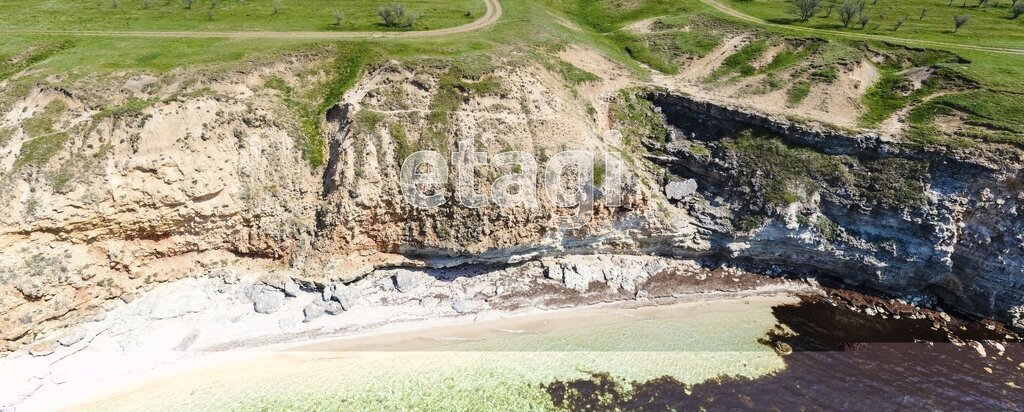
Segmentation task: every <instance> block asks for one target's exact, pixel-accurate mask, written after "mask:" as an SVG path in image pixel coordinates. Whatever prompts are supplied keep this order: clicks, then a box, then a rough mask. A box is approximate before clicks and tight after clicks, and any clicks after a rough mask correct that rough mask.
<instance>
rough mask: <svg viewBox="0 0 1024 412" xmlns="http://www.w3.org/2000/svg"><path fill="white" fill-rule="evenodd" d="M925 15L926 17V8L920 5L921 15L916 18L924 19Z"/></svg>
mask: <svg viewBox="0 0 1024 412" xmlns="http://www.w3.org/2000/svg"><path fill="white" fill-rule="evenodd" d="M925 17H928V9H927V8H925V7H922V8H921V17H918V18H917V19H918V20H924V18H925Z"/></svg>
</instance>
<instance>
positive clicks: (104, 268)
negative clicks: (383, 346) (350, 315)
mask: <svg viewBox="0 0 1024 412" xmlns="http://www.w3.org/2000/svg"><path fill="white" fill-rule="evenodd" d="M450 71H451V69H450V68H447V67H444V66H442V67H419V68H417V69H416V70H413V69H411V68H409V67H403V66H402V65H400V64H397V63H394V64H387V65H383V66H381V67H378V68H374V69H372V70H371V71H370V72H368V73H366V74H365V76H364V78H363V79H362V80H361V81H360V82H359V83H358V84H357V86H356V87H355V88H354V89H353V90H351V91H349V92H348V93H347V94H346V95H345V96H344V98H343V99H342V101H339V102H338V103H337V106H335V107H334V108H333V109H331V110H329V111H328V112H327V116H326V118H324V119H321V120H322V130H324V131H325V136H324V138H325V139H326V141H327V142H326V147H327V151H328V159H327V162H326V164H325V165H324V166H322V167H311V166H310V163H309V162H308V161H307V160H306V159H305V158H304V156H303V151H304V149H306V148H305V147H303V144H304V142H305V140H304V138H303V136H302V131H301V127H302V125H301V119H298V118H297V116H296V115H295V111H294V110H293V109H294V108H293V107H292V106H290V105H294V104H295V103H294V96H293V95H292V94H293V93H295V94H297V93H298V92H293V91H292V88H294V89H300V88H301V87H303V85H304V84H305V83H310V82H316V81H317V76H319V77H323V73H320V72H317V70H316V68H315V65H311V64H304V63H298V62H292V63H291V64H290V65H279V66H271V67H254V68H251V69H250V70H249V71H247V72H240V73H232V74H230V75H226V76H221V77H219V78H214V79H207V80H201V81H198V80H196V79H195V78H194V77H190V76H189V75H185V74H182V75H177V76H176V75H173V74H172V75H168V76H167V77H165V78H155V77H146V76H140V77H131V78H117V76H114V78H112V79H104V81H106V83H101V84H99V85H94V86H88V85H86V84H77V83H76V85H77V86H75V87H81V88H82V89H81V90H78V89H73V88H72V87H71V86H68V85H63V84H62V85H61V86H59V87H58V86H57V84H60V82H59V81H54V83H53V84H50V82H48V81H42V82H40V83H39V84H36V85H35V87H34V89H33V91H32V92H31V93H30V94H29V95H28V96H20V97H19V99H17V100H16V101H14V102H13V103H11V104H9V105H8V106H7V107H5V108H4V111H3V115H4V117H3V122H2V123H0V128H2V130H4V131H5V134H7V135H9V137H8V138H6V139H5V140H4V141H3V142H2V143H3V152H0V155H2V157H0V160H2V164H3V165H4V167H5V169H4V181H3V185H4V186H3V187H4V191H3V193H2V194H0V200H2V202H3V208H2V209H3V212H0V251H2V258H0V268H3V275H2V276H3V279H2V280H3V282H0V340H2V341H4V342H7V346H6V348H7V349H12V348H15V347H17V346H20V345H21V344H25V343H29V342H32V341H33V339H34V336H35V335H36V334H37V333H38V332H40V331H45V330H50V329H55V328H59V327H62V326H64V325H69V324H74V323H77V322H81V321H83V320H85V319H88V318H89V317H90V316H92V315H95V314H100V313H102V311H103V308H105V307H108V306H110V305H112V304H115V303H116V302H117V301H121V300H124V301H128V300H131V299H133V298H134V297H135V296H136V295H137V294H138V293H140V292H142V291H144V290H147V289H149V288H151V287H152V286H153V285H155V284H157V283H162V282H167V281H173V280H176V279H180V278H182V277H186V276H195V275H197V274H203V273H206V274H208V275H211V276H217V274H216V273H219V272H217V270H218V268H220V267H224V266H239V265H240V266H246V267H253V266H255V267H264V268H268V267H269V268H273V267H280V268H290V269H292V270H295V271H296V272H295V273H297V274H298V276H301V277H303V278H305V279H310V280H315V281H320V280H324V279H329V280H330V279H333V280H352V279H355V278H358V277H359V276H362V275H364V274H366V273H368V272H369V271H371V270H373V269H374V268H377V267H381V266H390V265H403V264H408V265H423V264H425V262H426V261H427V260H432V259H434V260H436V259H437V258H454V259H485V260H498V261H502V260H508V256H509V255H512V254H517V253H519V254H526V255H529V254H532V253H540V252H538V251H552V250H555V251H557V250H560V249H563V248H565V247H566V245H570V247H580V246H581V245H582V246H584V247H585V246H586V245H589V244H590V243H592V242H591V241H590V240H589V239H592V238H594V237H597V236H600V235H602V234H608V233H614V232H615V231H616V228H615V225H616V223H615V222H617V221H621V220H622V219H625V218H626V217H627V216H632V217H630V219H633V220H639V221H646V220H647V219H645V218H644V215H645V214H648V213H649V212H650V210H649V208H647V207H646V206H645V204H644V198H643V196H642V195H631V196H630V197H629V198H628V199H627V201H626V208H622V209H619V211H610V210H607V209H604V208H601V207H599V208H598V209H599V210H598V211H597V213H596V215H597V217H596V219H594V220H593V221H592V223H591V224H590V225H588V226H587V227H584V228H582V229H579V230H575V231H570V232H566V231H562V230H558V229H557V228H555V227H554V225H553V224H552V219H553V216H555V215H556V214H558V213H560V212H559V211H558V210H556V208H553V207H551V206H550V203H549V202H546V201H544V200H543V199H541V202H540V203H539V205H538V207H536V208H515V209H497V208H493V207H489V208H482V209H466V208H462V207H458V206H455V205H454V201H452V202H451V203H452V204H450V205H448V206H445V207H442V208H440V209H436V210H418V209H414V208H412V207H410V206H409V205H408V204H407V203H406V202H405V201H404V200H403V198H402V195H401V191H400V190H399V185H398V173H399V170H400V160H399V159H401V158H402V156H404V155H407V154H408V153H411V151H412V150H420V149H431V150H437V151H439V152H442V153H443V154H445V155H448V154H450V153H451V152H452V151H454V150H455V143H456V142H457V141H460V140H464V139H473V140H474V141H475V142H476V143H477V150H480V151H483V152H487V153H488V154H489V155H491V156H493V155H494V154H496V153H498V152H504V151H508V150H523V151H528V152H530V153H540V154H541V156H543V154H544V153H547V154H548V155H553V154H554V153H557V152H559V151H562V150H572V149H577V150H587V151H591V152H594V153H595V154H596V155H601V154H602V153H603V152H604V151H605V150H606V148H605V144H604V143H603V141H602V137H601V135H600V134H599V133H598V131H597V130H596V129H595V128H594V125H593V122H592V121H590V120H589V115H588V114H587V109H586V106H585V105H584V103H582V101H581V100H580V99H578V98H576V97H575V96H574V95H573V93H572V91H571V89H570V88H569V86H568V85H567V84H566V83H565V82H564V81H563V80H562V79H561V78H558V77H556V76H555V75H553V74H552V73H550V72H548V71H546V70H544V69H541V68H539V67H534V66H511V67H510V68H507V69H501V70H494V71H490V72H488V73H487V74H486V75H484V76H479V75H477V76H466V75H461V74H458V75H456V74H452V73H450ZM293 73H303V74H306V75H308V76H311V77H312V79H310V78H299V77H298V76H296V75H295V74H293ZM95 90H118V92H116V93H113V94H105V95H104V94H96V93H95V92H94V91H95ZM8 131H9V132H10V133H7V132H8ZM539 161H543V159H539ZM501 173H503V172H502V171H500V170H497V168H494V167H490V168H482V169H481V170H479V171H478V176H479V178H478V179H477V185H478V188H479V189H480V190H481V191H482V192H484V193H486V192H487V188H488V187H489V186H488V185H489V184H490V182H492V181H493V180H494V178H495V177H497V176H499V175H500V174H501ZM623 184H635V182H632V181H627V182H624V183H623ZM628 192H629V193H642V192H640V191H637V190H630V191H628ZM440 264H451V262H449V263H440Z"/></svg>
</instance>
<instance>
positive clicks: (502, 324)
mask: <svg viewBox="0 0 1024 412" xmlns="http://www.w3.org/2000/svg"><path fill="white" fill-rule="evenodd" d="M775 303H777V302H772V301H770V300H753V301H747V302H717V303H716V302H712V303H706V304H702V305H699V306H682V305H680V306H668V307H658V308H648V309H628V310H627V309H623V310H598V311H578V312H576V313H568V314H559V315H557V316H551V317H537V316H534V317H529V318H526V319H519V320H512V321H497V322H480V323H474V324H469V325H462V326H458V327H452V328H439V329H434V330H426V331H420V332H410V333H402V334H396V335H393V336H376V337H369V338H361V339H355V340H344V341H337V342H327V343H321V344H317V345H311V346H306V347H302V348H297V349H296V350H293V351H279V352H266V353H259V354H257V355H256V356H254V357H253V358H252V360H251V361H247V362H239V363H235V364H228V365H223V366H219V367H217V368H216V369H212V370H202V371H200V370H196V371H193V372H186V373H183V374H179V375H177V376H171V377H165V378H161V379H160V380H157V381H156V382H155V383H152V384H147V385H145V386H143V387H142V388H137V389H133V390H132V391H130V392H129V393H126V394H122V395H120V396H116V397H113V398H110V399H107V400H105V401H103V402H100V403H97V404H93V405H90V408H89V409H93V410H105V411H107V410H182V409H190V410H191V409H198V410H264V409H270V410H339V409H340V410H350V409H359V410H366V409H370V410H375V409H380V410H394V409H416V410H479V409H482V408H488V409H492V408H501V409H516V410H547V409H551V408H552V407H553V406H552V404H551V399H550V397H549V396H548V394H547V393H546V392H545V391H544V389H543V388H542V386H541V385H542V384H546V383H549V382H554V381H559V380H569V379H581V378H585V377H588V376H590V374H591V373H597V372H602V373H608V374H610V375H611V376H613V377H615V378H616V379H619V380H622V381H625V382H630V381H644V380H650V379H655V378H659V377H662V376H671V377H673V378H675V379H677V380H678V381H680V382H686V383H698V382H702V381H705V380H708V379H711V378H715V377H718V376H723V375H725V376H745V377H751V378H753V377H758V376H762V375H765V374H769V373H772V372H775V371H778V370H780V369H781V368H782V367H783V366H784V364H783V362H782V359H781V358H780V357H779V356H778V355H776V354H775V352H774V351H773V350H772V349H771V348H768V347H766V346H764V345H762V344H759V343H758V339H759V338H762V337H764V336H765V335H766V333H767V331H768V330H769V329H771V328H772V327H773V326H774V325H775V324H776V321H775V318H774V317H773V316H772V313H771V307H772V305H773V304H775ZM376 348H384V349H383V350H381V349H376Z"/></svg>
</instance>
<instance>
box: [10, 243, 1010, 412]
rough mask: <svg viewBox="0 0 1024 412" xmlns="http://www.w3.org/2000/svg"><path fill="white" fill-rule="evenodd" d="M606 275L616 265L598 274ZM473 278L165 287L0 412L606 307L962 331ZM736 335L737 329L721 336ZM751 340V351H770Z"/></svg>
mask: <svg viewBox="0 0 1024 412" xmlns="http://www.w3.org/2000/svg"><path fill="white" fill-rule="evenodd" d="M552 265H557V266H558V267H573V268H574V270H575V272H573V273H574V276H579V277H581V278H568V277H564V276H563V277H562V278H552V276H551V275H550V274H551V273H552V269H551V267H552ZM609 267H614V268H623V269H622V270H620V271H618V272H611V271H609V270H606V269H607V268H609ZM459 273H461V272H459ZM474 273H475V274H473V275H471V276H454V277H450V276H449V277H446V276H444V275H445V273H443V272H441V273H438V272H431V271H430V270H426V269H424V270H408V269H387V270H379V271H375V272H374V273H372V274H370V275H368V276H366V277H364V278H362V279H360V280H358V281H355V282H353V283H349V284H342V283H335V284H329V283H328V284H325V285H324V286H322V287H319V288H315V289H314V288H309V287H308V285H307V287H305V288H302V289H300V290H295V289H296V288H291V287H289V286H288V285H287V284H285V283H281V282H279V281H278V280H275V278H273V277H271V276H270V275H269V274H267V273H262V274H261V273H255V274H253V273H249V274H248V275H246V276H239V277H238V278H235V279H233V280H225V279H224V278H189V279H184V280H181V281H178V282H174V283H171V284H166V285H163V286H161V287H159V288H157V289H154V290H152V291H151V292H148V293H146V294H144V295H143V296H140V297H139V298H138V299H136V300H134V301H132V302H130V303H125V304H123V305H121V306H120V307H118V308H115V309H113V310H111V311H110V312H108V313H107V314H106V316H105V317H104V318H103V319H102V320H97V321H93V322H90V323H88V324H83V325H81V326H78V327H76V328H78V329H80V330H79V333H80V334H79V336H77V340H73V341H70V342H66V341H67V339H68V338H67V335H68V334H69V333H70V332H71V330H68V331H58V332H55V333H54V334H53V335H52V336H49V337H43V338H42V340H48V341H53V342H60V345H59V346H57V345H56V344H55V346H56V347H55V349H54V350H53V351H51V352H50V353H45V354H31V353H29V352H28V351H27V350H26V351H22V352H19V353H15V354H12V355H9V356H7V357H4V358H0V369H2V370H5V371H14V372H13V373H5V374H4V375H3V376H0V410H7V408H10V409H17V410H50V409H53V399H63V400H67V401H66V402H63V403H67V405H65V407H73V406H76V405H84V404H88V403H89V402H99V401H102V400H103V399H109V398H110V397H112V396H114V395H117V394H124V393H132V392H131V390H132V388H135V389H136V390H145V389H146V387H144V386H138V383H139V382H153V381H154V380H156V381H159V379H160V378H161V377H164V378H168V379H169V378H170V377H173V376H175V374H176V373H177V374H181V373H187V372H189V371H192V370H195V369H196V368H204V370H208V371H211V372H214V373H217V372H218V371H220V370H222V369H224V368H220V367H221V366H224V365H230V364H235V363H237V362H242V361H245V360H259V359H266V358H267V357H271V358H274V357H281V356H299V357H300V358H301V357H302V356H307V357H310V358H312V359H330V358H331V357H330V355H332V354H335V355H336V354H339V353H343V354H344V353H347V354H348V355H352V354H356V353H360V352H362V353H366V352H367V351H369V352H373V353H391V354H399V355H401V354H405V353H409V351H410V346H409V345H410V343H415V344H417V345H427V346H430V345H439V344H447V345H451V346H459V345H465V344H467V343H473V342H476V341H487V340H488V339H491V340H493V339H495V338H503V337H512V338H515V337H522V336H532V335H543V334H544V333H549V332H551V330H550V329H545V326H544V325H545V323H544V322H547V324H550V325H557V324H565V323H566V322H565V321H564V320H565V319H570V320H571V319H577V320H578V319H585V318H587V317H588V316H590V317H594V316H605V319H606V320H607V319H611V318H609V317H607V314H608V313H611V312H625V313H627V314H629V313H639V312H646V313H651V312H658V311H666V310H675V309H679V308H686V310H696V309H700V308H710V309H708V310H711V309H713V308H714V307H716V306H721V307H730V306H731V302H733V303H734V302H737V301H747V302H748V303H749V302H751V301H753V302H758V301H764V300H770V301H773V302H775V303H776V304H778V305H783V306H785V305H786V304H796V303H801V302H803V303H808V302H826V303H829V304H831V305H832V306H837V305H838V306H843V307H847V308H850V309H852V310H853V311H855V312H859V313H870V315H869V316H876V314H877V316H879V317H880V320H881V319H888V317H893V318H896V319H898V318H899V317H900V316H902V317H905V318H908V319H922V320H924V319H927V320H928V321H929V323H930V322H931V321H934V322H936V323H937V324H940V326H941V327H942V328H943V330H945V331H955V330H958V329H959V327H960V326H961V325H963V324H965V323H964V322H963V321H961V320H959V319H957V318H952V319H950V318H949V316H948V315H946V314H945V313H942V312H937V311H934V310H930V309H926V308H921V307H918V306H914V305H911V304H908V303H906V302H903V301H900V300H895V299H884V298H875V297H870V296H861V295H860V294H858V293H856V292H852V291H841V290H838V289H834V288H831V287H826V286H822V285H819V284H818V283H817V282H816V281H814V280H804V279H785V278H771V277H766V276H763V275H758V274H754V273H749V272H745V271H743V270H741V269H736V268H719V269H715V270H708V269H705V268H703V267H701V266H700V265H698V264H697V263H696V262H693V261H689V260H682V259H670V258H661V257H651V256H566V257H563V258H559V259H557V260H546V261H533V262H528V263H525V264H522V265H519V266H513V267H505V268H500V269H495V270H484V271H481V272H479V273H476V272H474ZM609 273H614V274H617V275H618V276H612V275H609ZM584 274H586V275H587V276H586V277H585V276H584ZM227 278H228V279H231V277H230V276H229V277H227ZM278 288H280V289H278ZM286 291H287V293H286ZM257 292H260V293H272V294H277V295H279V296H280V299H281V300H280V301H279V302H277V303H278V306H277V307H275V308H273V310H265V311H264V312H266V313H264V312H260V303H258V302H257V301H259V298H258V297H259V296H260V294H259V293H257ZM328 294H330V295H332V296H331V297H328ZM286 295H287V297H286ZM339 296H340V297H341V298H342V300H344V301H345V302H346V304H347V305H348V307H347V308H346V309H344V310H343V311H340V312H336V313H330V314H325V313H323V312H317V313H314V315H316V316H309V314H310V312H309V311H310V308H314V309H316V308H319V307H320V306H318V305H324V304H337V303H338V302H339V301H338V300H335V299H338V297H339ZM328 299H331V300H328ZM254 306H255V310H254ZM264 309H265V308H264ZM768 312H769V313H768V316H769V317H771V319H772V321H771V322H768V323H770V324H766V325H764V329H765V330H760V331H757V333H756V334H757V335H758V336H756V337H754V338H752V340H751V341H756V340H758V339H760V338H762V337H763V336H765V334H766V333H767V332H768V329H771V328H774V327H775V326H776V325H777V324H778V323H777V322H776V321H777V318H776V317H775V315H774V314H772V313H771V312H772V311H770V310H769V311H768ZM759 313H762V314H763V311H762V312H759ZM601 314H604V315H601ZM727 318H728V317H727ZM622 319H636V318H635V317H631V316H624V317H623V318H622ZM726 321H727V322H731V321H732V320H730V319H727V320H726ZM583 323H586V322H583ZM745 327H746V325H744V324H742V323H740V324H738V325H733V326H732V329H737V330H738V329H744V328H745ZM993 330H996V329H995V327H994V326H993ZM715 333H718V331H713V333H712V335H714V334H715ZM736 333H752V332H751V331H749V330H748V331H746V332H736ZM951 333H952V332H951ZM424 336H428V337H429V336H433V337H432V338H429V339H428V338H425V337H424ZM402 339H405V340H404V341H403V340H402ZM741 340H742V339H741ZM403 342H404V343H403ZM726 342H729V340H726ZM65 343H66V344H65ZM755 344H757V345H758V346H757V349H758V350H761V349H764V348H768V350H769V351H771V348H769V347H768V346H767V345H764V344H762V343H757V342H755ZM358 349H362V351H360V350H358ZM413 349H415V348H413ZM348 355H346V356H348ZM219 368H220V369H219ZM170 381H173V379H172V380H170ZM133 382H135V383H136V385H135V386H132V383H133ZM126 391H127V392H126Z"/></svg>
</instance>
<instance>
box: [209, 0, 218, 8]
mask: <svg viewBox="0 0 1024 412" xmlns="http://www.w3.org/2000/svg"><path fill="white" fill-rule="evenodd" d="M217 4H219V2H218V1H217V0H210V10H213V9H215V8H217Z"/></svg>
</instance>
